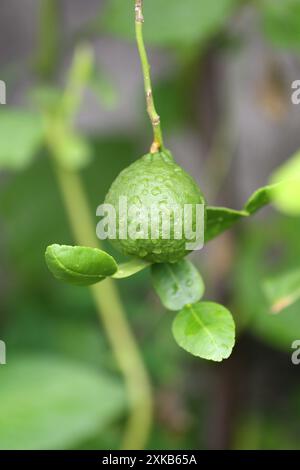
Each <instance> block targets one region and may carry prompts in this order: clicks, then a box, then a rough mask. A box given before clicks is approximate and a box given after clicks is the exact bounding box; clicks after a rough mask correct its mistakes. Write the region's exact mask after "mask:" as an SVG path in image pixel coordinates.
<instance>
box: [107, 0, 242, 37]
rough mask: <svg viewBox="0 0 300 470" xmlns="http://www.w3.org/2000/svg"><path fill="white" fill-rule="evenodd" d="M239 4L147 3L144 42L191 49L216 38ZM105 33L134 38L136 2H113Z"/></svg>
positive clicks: (222, 0) (203, 0)
mask: <svg viewBox="0 0 300 470" xmlns="http://www.w3.org/2000/svg"><path fill="white" fill-rule="evenodd" d="M236 4H237V2H236V0H218V1H217V2H213V1H211V0H185V1H184V2H183V1H176V2H174V0H163V1H162V0H148V1H145V2H144V17H145V26H144V32H145V40H146V42H147V43H148V44H155V45H191V44H193V43H195V42H196V43H197V42H204V41H206V40H207V39H209V38H210V37H211V36H212V35H213V34H215V33H216V32H217V31H218V30H219V29H220V27H222V25H223V24H224V23H225V22H226V20H227V19H228V17H229V15H230V14H231V12H232V10H233V8H234V6H235V5H236ZM101 27H102V29H104V31H106V32H109V33H113V34H114V35H116V36H118V37H125V38H126V39H133V38H134V2H133V1H132V0H127V1H126V0H110V1H109V2H108V7H107V9H106V10H105V11H104V14H103V13H102V12H101Z"/></svg>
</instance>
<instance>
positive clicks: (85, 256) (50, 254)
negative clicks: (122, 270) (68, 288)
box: [45, 244, 118, 286]
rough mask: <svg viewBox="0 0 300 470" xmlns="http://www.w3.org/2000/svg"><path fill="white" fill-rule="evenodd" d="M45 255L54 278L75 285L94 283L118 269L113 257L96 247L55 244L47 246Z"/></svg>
mask: <svg viewBox="0 0 300 470" xmlns="http://www.w3.org/2000/svg"><path fill="white" fill-rule="evenodd" d="M45 257H46V263H47V265H48V268H49V269H50V271H51V272H52V274H53V275H54V277H56V279H59V280H60V281H65V282H68V283H70V284H73V285H76V286H89V285H92V284H96V283H97V282H100V281H103V280H104V279H105V278H106V277H107V276H112V275H113V274H115V272H116V271H117V270H118V266H117V264H116V262H115V260H114V259H113V257H112V256H110V255H109V254H108V253H106V252H105V251H102V250H99V249H98V248H89V247H84V246H67V245H57V244H55V245H50V246H48V248H47V250H46V254H45Z"/></svg>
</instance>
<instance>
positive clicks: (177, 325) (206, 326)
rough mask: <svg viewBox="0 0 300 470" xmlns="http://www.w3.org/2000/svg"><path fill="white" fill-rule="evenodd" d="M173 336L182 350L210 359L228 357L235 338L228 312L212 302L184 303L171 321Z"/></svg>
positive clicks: (219, 359)
mask: <svg viewBox="0 0 300 470" xmlns="http://www.w3.org/2000/svg"><path fill="white" fill-rule="evenodd" d="M172 330H173V335H174V338H175V340H176V342H177V343H178V344H179V346H181V347H182V348H183V349H185V350H186V351H188V352H189V353H191V354H193V355H194V356H199V357H202V358H203V359H209V360H212V361H218V362H219V361H222V360H223V359H227V358H228V357H229V356H230V354H231V351H232V348H233V346H234V341H235V326H234V321H233V318H232V316H231V314H230V312H229V311H228V310H227V309H226V308H225V307H223V306H222V305H219V304H216V303H214V302H199V303H197V304H194V305H186V306H185V307H184V308H183V310H181V312H179V313H178V314H177V316H176V318H175V320H174V322H173V327H172Z"/></svg>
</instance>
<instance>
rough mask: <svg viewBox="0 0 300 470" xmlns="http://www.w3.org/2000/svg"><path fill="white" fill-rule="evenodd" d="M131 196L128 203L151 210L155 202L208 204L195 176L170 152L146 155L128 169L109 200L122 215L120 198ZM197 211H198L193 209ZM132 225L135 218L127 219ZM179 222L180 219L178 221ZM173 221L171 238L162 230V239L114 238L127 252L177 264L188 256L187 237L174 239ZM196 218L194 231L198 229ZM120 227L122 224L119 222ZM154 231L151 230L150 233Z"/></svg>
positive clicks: (111, 190)
mask: <svg viewBox="0 0 300 470" xmlns="http://www.w3.org/2000/svg"><path fill="white" fill-rule="evenodd" d="M121 196H125V197H127V201H128V206H129V205H133V204H134V205H137V206H139V205H140V206H144V207H147V208H149V209H150V207H151V205H156V206H158V207H159V208H163V206H170V205H171V204H178V205H180V206H181V207H183V205H184V204H193V205H194V204H205V199H204V196H203V194H202V192H201V190H200V188H199V187H198V186H197V184H196V183H195V181H194V180H193V178H192V177H191V176H190V175H189V174H187V173H186V172H185V171H184V170H183V169H182V168H181V167H180V166H179V165H177V164H176V163H175V161H174V159H173V157H172V155H171V154H170V152H168V151H164V152H159V153H155V154H150V153H149V154H146V155H144V156H143V157H141V158H140V159H139V160H137V161H136V162H134V163H133V164H131V165H130V166H129V167H128V168H125V169H124V170H123V171H122V172H121V173H120V174H119V175H118V176H117V178H116V179H115V181H114V182H113V183H112V185H111V187H110V189H109V191H108V193H107V195H106V198H105V203H106V204H111V205H112V206H114V208H115V210H116V214H117V220H118V216H119V198H120V197H121ZM193 213H194V211H193ZM127 222H128V225H129V224H130V223H131V222H134V221H132V220H131V219H130V218H128V220H127ZM174 222H175V223H176V221H174ZM174 222H172V221H171V237H170V239H168V240H166V239H163V238H162V233H161V232H160V233H159V237H158V239H154V240H151V237H150V236H149V239H137V240H133V239H131V238H129V237H128V238H127V239H126V240H121V239H118V230H117V238H116V239H115V240H110V241H111V243H112V244H113V245H114V246H115V247H116V248H117V249H118V250H119V251H121V252H122V253H123V254H125V255H130V256H135V257H138V258H143V259H144V260H147V261H150V262H152V263H165V262H167V263H175V262H177V261H179V260H180V259H182V258H183V257H184V256H186V254H187V251H186V246H185V245H186V243H189V242H191V240H186V239H185V238H184V237H183V238H182V239H180V240H177V239H175V238H174V236H173V235H174V230H172V225H173V223H174ZM194 224H195V221H194V220H193V230H194V229H195V226H194ZM117 227H118V225H117ZM149 234H150V232H149Z"/></svg>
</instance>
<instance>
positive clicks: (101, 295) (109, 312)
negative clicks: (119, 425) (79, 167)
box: [55, 165, 152, 449]
mask: <svg viewBox="0 0 300 470" xmlns="http://www.w3.org/2000/svg"><path fill="white" fill-rule="evenodd" d="M55 171H56V175H57V180H58V182H59V185H60V189H61V193H62V196H63V200H64V204H65V208H66V211H67V214H68V217H69V221H70V225H71V227H72V230H73V233H74V237H75V239H76V242H77V243H78V244H80V245H84V246H91V247H97V246H99V242H98V240H97V237H96V234H95V229H94V224H93V220H92V218H91V215H90V209H89V207H88V203H87V200H86V196H85V192H84V189H83V187H82V184H81V180H80V178H79V176H78V175H77V174H76V173H74V172H70V171H65V170H63V169H62V168H60V166H59V165H56V166H55ZM90 290H91V293H92V296H93V298H94V301H95V304H96V306H97V311H98V315H99V317H100V319H101V321H102V323H103V325H104V328H105V331H106V334H107V336H108V339H109V341H110V344H111V346H112V349H113V351H114V354H115V358H116V360H117V363H118V366H119V369H120V370H121V371H122V373H123V376H124V379H125V385H126V389H127V395H128V400H129V406H130V410H131V413H130V416H129V420H128V423H127V429H126V432H125V433H124V436H123V443H122V448H123V449H143V448H144V447H145V445H146V443H147V440H148V437H149V433H150V430H151V424H152V394H151V386H150V383H149V379H148V375H147V372H146V370H145V367H144V364H143V361H142V359H141V357H140V353H139V350H138V347H137V344H136V342H135V339H134V337H133V335H132V333H131V330H130V327H129V325H128V322H127V319H126V314H125V312H124V310H123V306H122V303H121V300H120V297H119V294H118V291H117V289H116V287H115V283H114V281H113V280H111V279H106V280H105V281H103V282H101V283H99V284H95V285H94V286H91V287H90Z"/></svg>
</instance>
